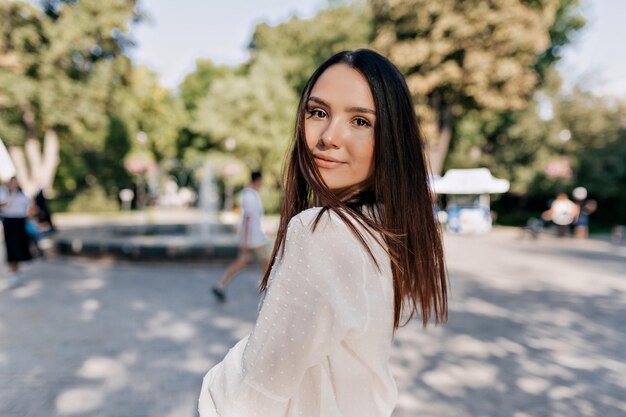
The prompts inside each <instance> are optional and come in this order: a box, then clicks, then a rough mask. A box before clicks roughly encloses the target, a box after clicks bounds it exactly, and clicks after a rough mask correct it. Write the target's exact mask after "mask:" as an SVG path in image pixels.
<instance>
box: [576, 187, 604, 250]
mask: <svg viewBox="0 0 626 417" xmlns="http://www.w3.org/2000/svg"><path fill="white" fill-rule="evenodd" d="M572 195H573V197H574V199H575V200H576V203H577V204H578V217H577V218H576V221H575V222H574V237H575V238H577V239H587V238H588V237H589V216H590V215H591V214H592V213H593V212H594V211H596V210H597V209H598V203H597V202H596V200H591V199H587V189H586V188H584V187H576V188H574V191H573V192H572Z"/></svg>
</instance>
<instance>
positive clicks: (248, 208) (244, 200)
mask: <svg viewBox="0 0 626 417" xmlns="http://www.w3.org/2000/svg"><path fill="white" fill-rule="evenodd" d="M261 185H263V174H262V173H261V171H253V172H252V174H251V175H250V184H248V186H247V187H245V188H244V189H243V191H242V192H241V201H240V206H241V211H242V215H241V225H240V226H239V257H238V258H237V259H236V260H235V262H234V263H233V264H232V265H231V266H230V267H228V269H227V270H226V272H225V273H224V275H223V276H222V278H221V279H220V281H219V283H218V284H217V285H216V286H214V287H213V288H212V291H213V294H214V295H215V297H216V298H217V299H218V300H219V301H222V302H224V301H226V286H227V285H228V283H229V282H230V281H231V280H232V279H233V277H234V276H235V275H236V274H237V273H239V272H241V271H242V270H243V269H245V268H247V267H248V266H249V265H250V264H252V263H254V262H258V263H260V264H261V265H263V267H264V268H265V267H267V262H268V260H269V253H268V249H267V244H268V243H269V241H268V239H267V236H265V233H263V228H262V225H261V220H262V219H263V203H262V202H261V197H260V196H259V193H258V190H259V188H261Z"/></svg>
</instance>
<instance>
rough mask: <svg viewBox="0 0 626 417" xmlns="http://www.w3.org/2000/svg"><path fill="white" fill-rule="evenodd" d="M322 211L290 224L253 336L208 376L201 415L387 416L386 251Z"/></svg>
mask: <svg viewBox="0 0 626 417" xmlns="http://www.w3.org/2000/svg"><path fill="white" fill-rule="evenodd" d="M319 210H320V209H319V208H314V209H310V210H306V211H304V212H302V213H300V214H299V215H298V216H296V217H294V218H293V219H292V220H291V221H290V222H289V227H288V230H287V238H286V239H287V240H286V242H285V247H284V249H285V250H284V253H283V255H282V256H281V255H280V252H279V259H277V262H276V263H275V265H274V268H273V270H272V272H271V275H270V282H269V286H268V290H267V292H266V296H265V299H264V300H263V303H262V306H261V309H260V312H259V316H258V318H257V322H256V325H255V327H254V330H253V331H252V333H251V334H250V335H249V336H247V337H246V338H244V339H242V340H241V341H239V343H237V344H236V345H235V346H234V347H233V348H232V349H231V350H230V351H229V352H228V354H227V355H226V357H225V358H224V360H223V361H222V362H221V363H219V364H218V365H216V366H215V367H214V368H213V369H211V370H210V371H209V372H208V373H207V375H206V376H205V378H204V381H203V384H202V389H201V394H200V401H199V411H200V416H201V417H216V416H219V417H295V416H302V417H322V416H323V417H339V416H341V417H352V416H354V417H388V416H390V415H391V413H392V411H393V408H394V406H395V404H396V399H397V389H396V385H395V382H394V379H393V377H392V375H391V373H390V370H389V367H388V360H389V355H390V350H391V341H392V331H393V286H392V275H391V267H390V261H389V257H388V255H387V254H386V253H385V251H384V250H383V248H381V247H380V245H379V244H378V243H376V242H375V240H374V239H373V238H372V237H371V236H370V235H369V234H368V233H367V232H365V231H364V230H363V229H361V228H360V226H358V227H359V228H360V230H361V231H362V232H363V234H364V237H365V238H366V240H367V242H368V244H369V247H370V248H371V249H372V251H373V253H374V255H375V257H376V259H377V261H378V264H379V266H380V270H379V269H377V268H376V265H375V264H374V262H373V261H372V259H371V258H370V257H369V255H368V253H367V252H366V250H365V248H364V247H363V246H362V245H361V243H360V242H359V241H358V240H357V238H356V237H355V236H354V235H353V233H352V232H351V230H350V229H349V227H348V226H347V225H346V224H344V223H343V221H341V219H340V218H339V217H338V216H337V214H335V213H325V214H324V215H323V217H322V219H321V221H320V223H319V224H318V226H317V228H316V229H315V231H312V223H313V221H314V219H315V218H316V216H317V214H318V213H319Z"/></svg>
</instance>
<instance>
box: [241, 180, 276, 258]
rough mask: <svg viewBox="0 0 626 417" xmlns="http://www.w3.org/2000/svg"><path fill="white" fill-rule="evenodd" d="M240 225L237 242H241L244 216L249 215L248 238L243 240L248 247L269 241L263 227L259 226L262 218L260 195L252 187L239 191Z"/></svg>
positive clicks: (265, 243) (255, 246) (254, 246)
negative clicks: (241, 212)
mask: <svg viewBox="0 0 626 417" xmlns="http://www.w3.org/2000/svg"><path fill="white" fill-rule="evenodd" d="M240 205H241V210H242V211H243V214H242V217H241V226H240V228H239V243H240V244H243V243H244V241H243V239H244V230H243V226H244V223H245V221H246V217H249V218H250V220H249V223H248V239H247V241H246V242H245V243H246V245H247V246H248V247H249V248H258V247H259V246H264V245H267V243H268V242H269V241H268V239H267V236H265V233H263V228H262V227H261V219H262V218H263V203H262V202H261V197H259V193H257V192H256V191H255V190H254V189H253V188H250V187H246V188H244V189H243V190H242V191H241V202H240Z"/></svg>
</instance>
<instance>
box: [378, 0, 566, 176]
mask: <svg viewBox="0 0 626 417" xmlns="http://www.w3.org/2000/svg"><path fill="white" fill-rule="evenodd" d="M576 3H577V2H576V1H574V0H573V1H567V0H566V1H564V2H559V0H546V1H523V0H494V1H491V2H485V1H482V0H466V1H462V2H461V1H456V0H402V1H400V0H372V1H371V4H372V6H373V12H374V28H375V35H374V40H373V42H372V45H373V47H374V48H376V49H378V50H380V51H381V52H383V53H384V54H385V55H387V56H388V57H389V58H390V59H391V60H392V61H394V62H395V63H396V64H397V65H398V66H399V68H400V69H401V70H402V71H403V72H404V73H405V75H406V77H407V83H408V85H409V89H410V90H411V93H412V94H413V98H414V100H415V103H416V110H417V113H418V115H419V117H420V119H421V124H422V128H423V130H424V132H425V136H426V138H427V139H428V145H429V156H430V162H431V167H432V170H433V172H434V173H436V174H439V173H441V171H442V169H443V165H444V162H445V158H446V155H447V153H448V149H449V147H450V142H451V140H452V139H453V133H454V122H455V118H460V117H462V116H463V115H464V114H466V113H468V112H471V111H472V110H477V111H481V110H489V111H492V112H508V111H517V110H521V109H523V108H524V107H526V105H527V103H528V101H529V99H530V97H531V96H532V94H533V93H534V91H535V88H536V86H537V85H538V82H539V81H540V78H541V77H540V76H541V74H540V73H539V72H538V70H537V66H538V65H540V64H539V63H540V61H541V62H543V64H542V65H548V64H550V63H552V62H554V59H555V57H556V54H557V51H558V48H557V46H558V47H560V46H562V45H563V44H565V43H566V42H567V40H568V38H567V37H566V36H563V37H558V36H556V35H557V33H560V32H559V31H561V32H562V33H563V34H567V35H568V34H569V33H570V32H571V30H570V28H569V26H568V27H567V28H565V29H563V28H560V27H559V28H558V31H557V30H556V29H555V30H554V31H553V32H551V29H552V28H555V26H554V24H555V22H556V19H557V15H558V13H561V14H560V16H567V17H568V18H569V15H568V14H567V13H568V12H570V11H571V7H574V5H575V4H576ZM568 7H570V8H568ZM551 35H554V38H553V39H556V41H555V42H556V43H555V44H551ZM557 44H558V45H557ZM551 48H552V49H551Z"/></svg>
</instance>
